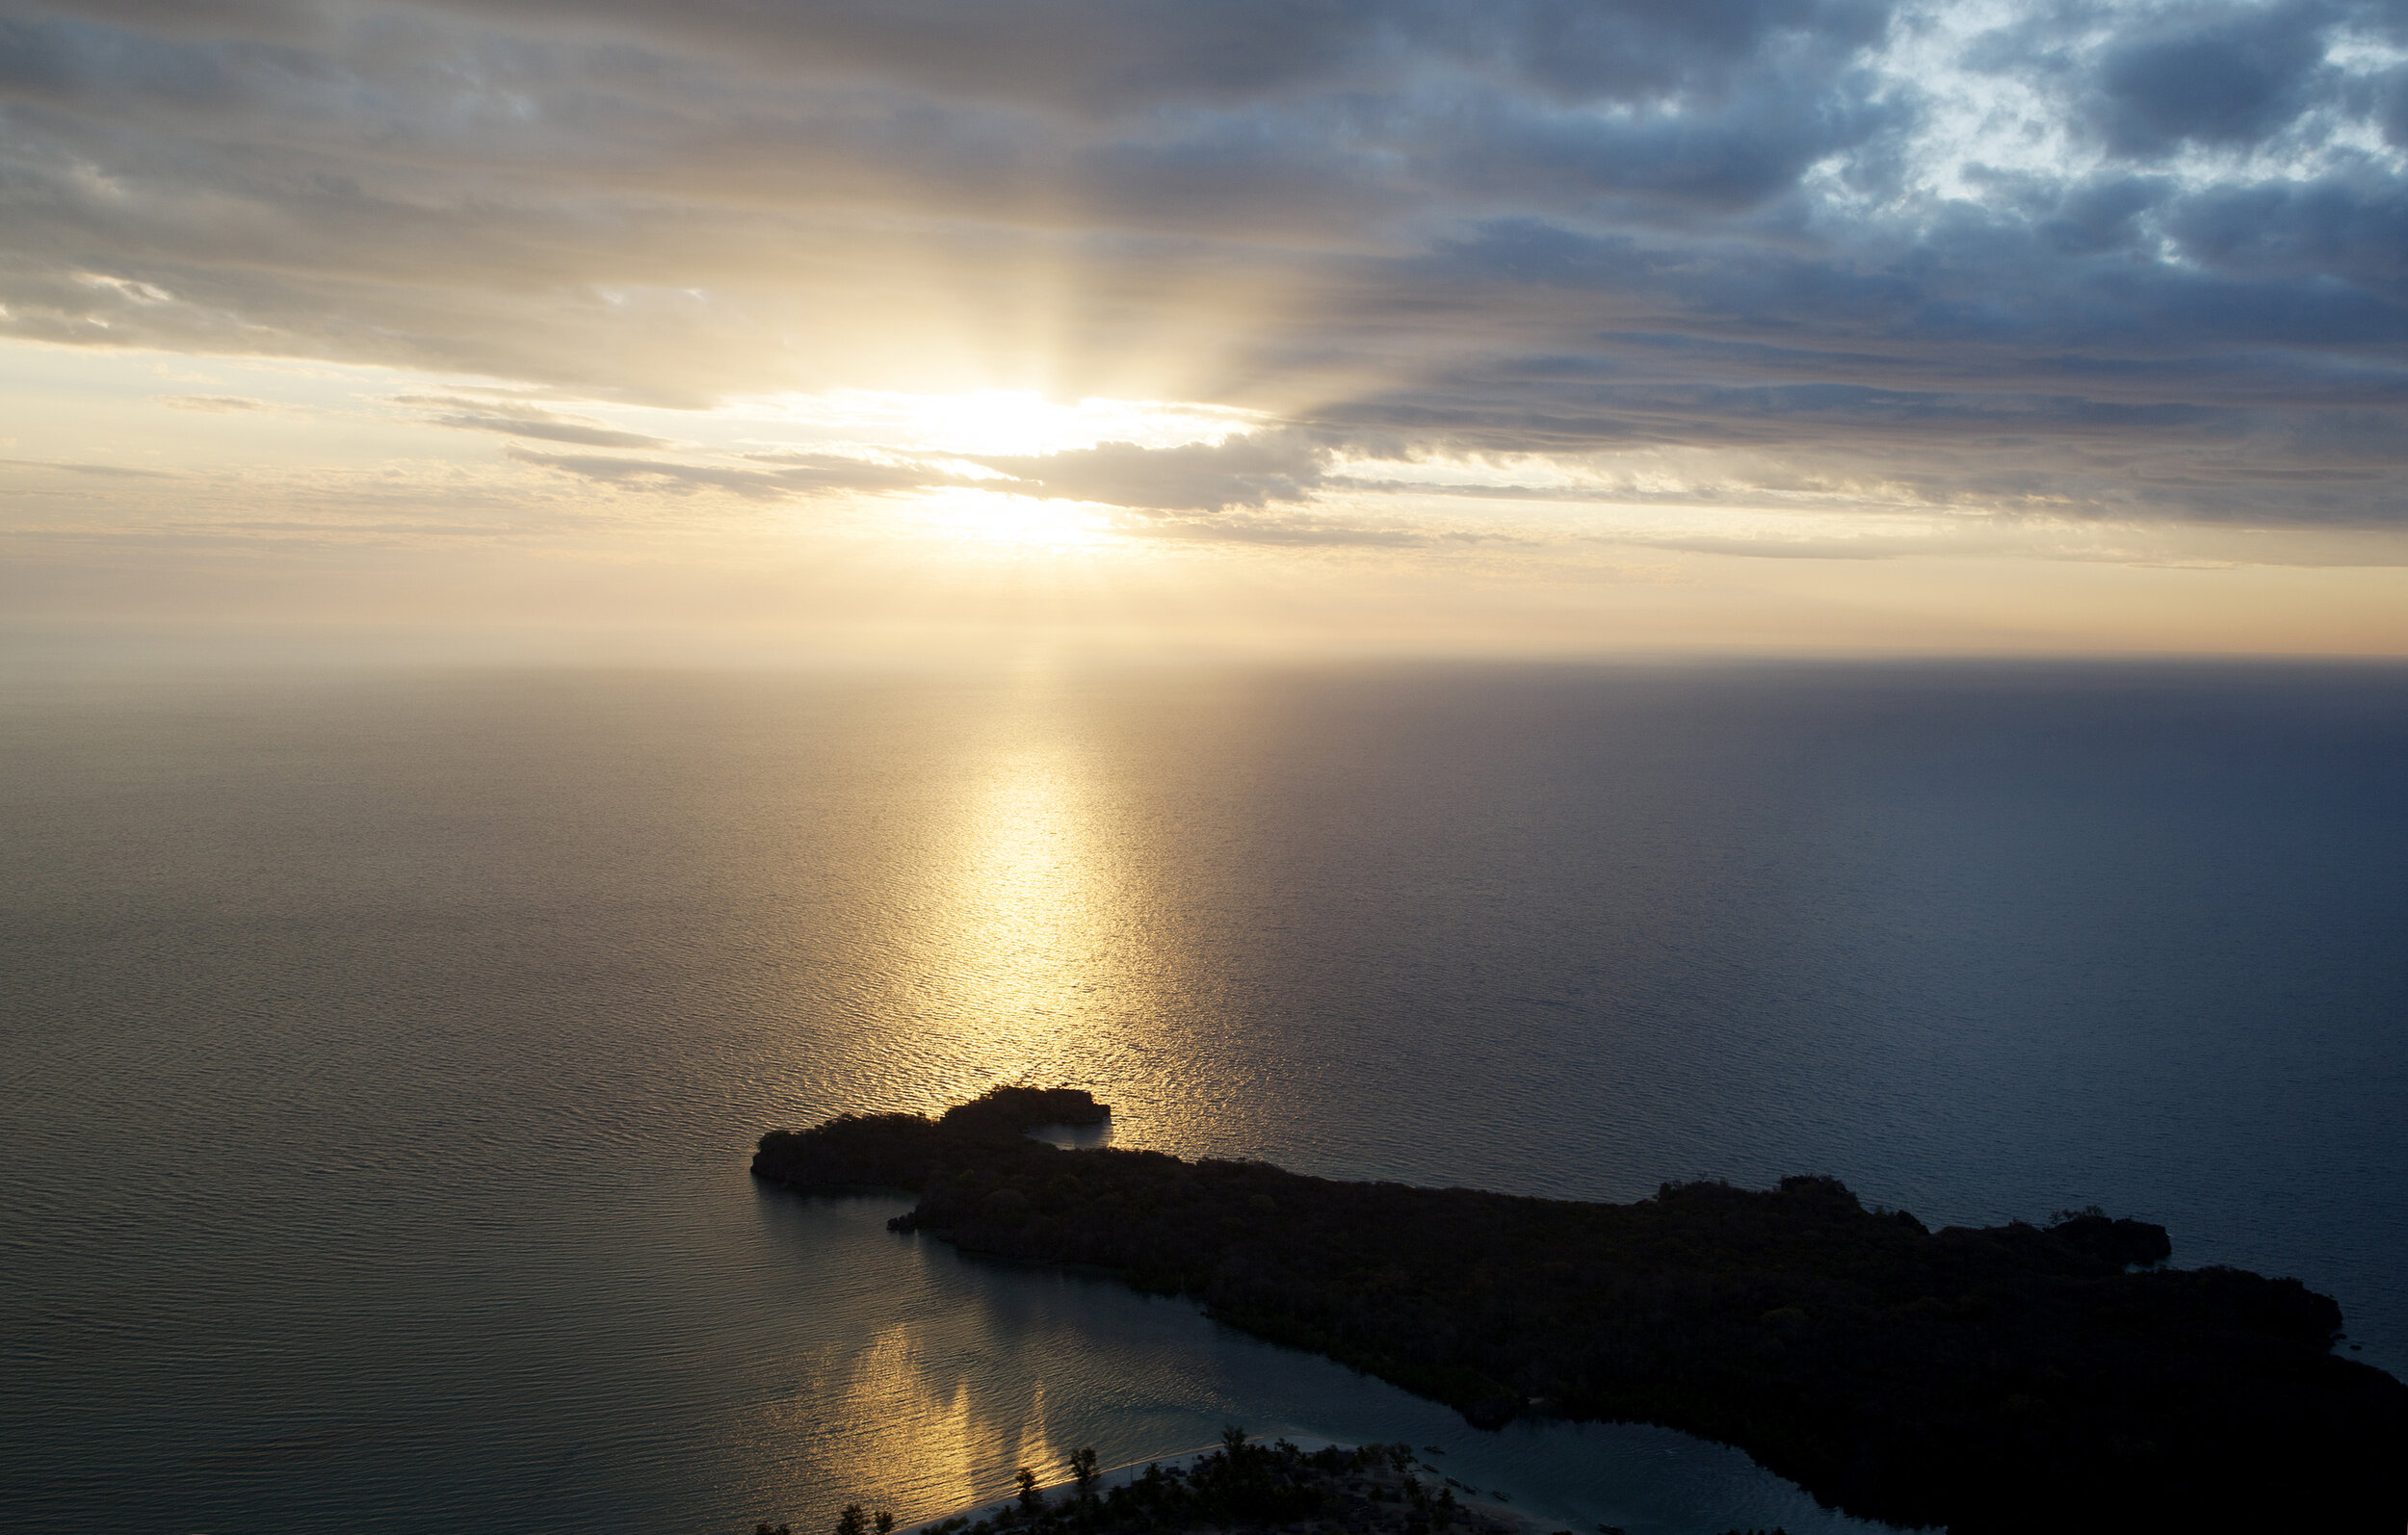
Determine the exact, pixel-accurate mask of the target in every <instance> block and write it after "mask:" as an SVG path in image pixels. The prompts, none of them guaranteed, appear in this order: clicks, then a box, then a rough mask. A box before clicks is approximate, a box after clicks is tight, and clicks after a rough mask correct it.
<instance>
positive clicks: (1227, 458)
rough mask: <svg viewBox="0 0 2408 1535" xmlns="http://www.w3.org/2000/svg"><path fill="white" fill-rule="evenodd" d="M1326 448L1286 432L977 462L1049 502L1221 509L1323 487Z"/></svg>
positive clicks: (1017, 489)
mask: <svg viewBox="0 0 2408 1535" xmlns="http://www.w3.org/2000/svg"><path fill="white" fill-rule="evenodd" d="M1328 458H1329V452H1328V450H1327V449H1325V448H1322V447H1319V446H1316V445H1315V444H1313V443H1311V442H1309V441H1307V440H1305V439H1304V438H1303V437H1301V436H1299V435H1297V434H1295V433H1288V432H1260V433H1251V434H1245V435H1239V436H1233V437H1230V438H1228V439H1226V440H1225V441H1222V442H1218V443H1202V442H1191V443H1188V444H1186V445H1184V446H1181V447H1174V448H1141V447H1139V446H1138V445H1137V444H1136V443H1131V442H1107V443H1101V444H1098V445H1097V446H1095V447H1093V448H1082V449H1075V450H1072V451H1069V452H1066V453H1053V454H1044V455H1036V456H1026V457H1002V456H992V455H990V456H984V457H980V458H977V459H974V460H973V461H974V462H976V463H979V464H982V465H983V466H985V467H986V468H989V469H996V470H1000V471H1002V472H1003V473H1005V474H1008V475H1010V476H1011V477H1012V480H1011V481H1010V482H1009V483H1008V484H1006V485H1001V486H998V487H997V488H999V489H1008V490H1010V491H1011V492H1012V493H1014V494H1015V495H1023V496H1035V497H1039V498H1042V499H1045V500H1060V501H1094V502H1102V503H1104V504H1106V505H1108V506H1114V507H1145V508H1149V509H1154V510H1162V511H1222V510H1226V509H1227V508H1229V507H1265V506H1268V505H1269V504H1270V503H1272V502H1274V501H1301V500H1304V499H1305V498H1306V497H1307V496H1309V495H1310V494H1311V493H1312V492H1313V490H1314V489H1315V488H1316V487H1317V486H1319V485H1320V484H1321V483H1322V469H1323V467H1324V466H1325V465H1326V463H1327V461H1328Z"/></svg>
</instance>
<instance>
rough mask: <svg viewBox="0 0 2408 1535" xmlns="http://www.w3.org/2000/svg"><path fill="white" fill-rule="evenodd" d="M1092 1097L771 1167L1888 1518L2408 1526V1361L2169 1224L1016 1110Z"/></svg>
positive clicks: (2323, 1302)
mask: <svg viewBox="0 0 2408 1535" xmlns="http://www.w3.org/2000/svg"><path fill="white" fill-rule="evenodd" d="M1104 1113H1105V1110H1104V1109H1103V1107H1102V1106H1100V1105H1097V1104H1095V1103H1094V1101H1093V1100H1092V1099H1091V1098H1088V1097H1087V1096H1086V1094H1084V1093H1078V1092H1075V1091H1068V1090H1055V1091H1053V1092H1050V1093H1040V1092H1037V1091H1035V1090H1033V1089H1026V1088H1015V1089H1002V1090H999V1091H997V1092H994V1093H990V1094H988V1095H987V1096H986V1097H985V1098H982V1099H981V1100H980V1101H979V1102H978V1103H977V1104H973V1105H964V1106H960V1107H956V1108H955V1109H953V1110H951V1111H949V1112H948V1113H947V1114H946V1115H945V1116H944V1117H943V1118H942V1119H938V1120H929V1119H925V1118H922V1117H920V1116H917V1115H905V1114H885V1115H866V1116H865V1115H846V1116H844V1117H841V1118H838V1119H834V1120H830V1121H828V1122H827V1123H825V1124H823V1125H820V1126H818V1127H816V1128H814V1129H811V1130H807V1131H801V1132H772V1133H770V1134H768V1135H765V1136H763V1137H762V1139H761V1144H760V1149H759V1151H758V1153H757V1154H756V1155H755V1157H754V1158H753V1171H754V1172H755V1173H756V1174H757V1175H759V1176H760V1177H762V1178H765V1179H771V1180H774V1181H776V1182H780V1183H784V1184H790V1185H793V1186H795V1187H798V1188H802V1189H807V1190H816V1191H828V1192H833V1191H839V1190H842V1189H846V1188H857V1187H865V1186H884V1187H898V1188H903V1189H908V1190H913V1191H916V1192H917V1193H918V1194H919V1196H920V1198H919V1203H918V1205H917V1206H916V1207H915V1208H914V1209H913V1210H911V1211H910V1212H909V1213H908V1214H906V1215H904V1216H902V1217H900V1218H899V1219H898V1221H897V1222H896V1224H897V1226H898V1227H900V1228H902V1229H905V1230H912V1229H919V1230H926V1231H929V1232H933V1233H936V1234H938V1235H940V1236H945V1237H947V1238H949V1239H950V1240H953V1241H955V1242H956V1243H958V1244H959V1245H961V1246H963V1247H965V1248H969V1249H972V1250H975V1251H981V1252H989V1253H997V1254H1003V1255H1007V1256H1010V1257H1015V1258H1024V1259H1039V1260H1047V1261H1053V1262H1081V1263H1092V1264H1100V1265H1104V1266H1107V1267H1111V1268H1114V1269H1118V1270H1120V1271H1121V1272H1122V1273H1123V1274H1124V1275H1125V1276H1126V1277H1127V1279H1128V1281H1129V1283H1131V1284H1133V1285H1135V1286H1137V1287H1139V1288H1144V1289H1149V1290H1156V1291H1163V1292H1176V1293H1183V1294H1188V1295H1192V1296H1195V1297H1197V1298H1198V1299H1200V1300H1201V1301H1202V1302H1203V1303H1204V1304H1205V1305H1206V1306H1207V1307H1208V1308H1209V1309H1210V1310H1211V1311H1212V1313H1213V1314H1215V1315H1216V1316H1217V1317H1219V1318H1221V1319H1223V1320H1225V1321H1228V1322H1230V1323H1232V1324H1234V1325H1236V1326H1239V1327H1242V1328H1244V1329H1245V1330H1247V1331H1249V1332H1252V1333H1255V1334H1258V1335H1260V1336H1262V1337H1265V1338H1269V1339H1272V1340H1277V1341H1280V1342H1285V1343H1290V1344H1293V1345H1295V1346H1296V1347H1300V1348H1307V1349H1311V1350H1314V1351H1316V1352H1319V1353H1322V1354H1326V1355H1329V1356H1330V1357H1332V1358H1335V1359H1338V1360H1341V1361H1343V1362H1345V1363H1347V1364H1349V1365H1352V1366H1356V1367H1358V1368H1361V1369H1364V1370H1367V1371H1370V1372H1371V1373H1373V1374H1375V1375H1378V1376H1380V1377H1382V1378H1384V1379H1387V1380H1391V1381H1394V1382H1396V1383H1397V1384H1399V1385H1400V1386H1403V1387H1405V1388H1406V1389H1407V1390H1410V1391H1414V1392H1420V1393H1422V1394H1424V1395H1426V1396H1430V1397H1434V1398H1437V1399H1439V1400H1441V1401H1445V1402H1447V1403H1449V1404H1451V1405H1453V1406H1454V1407H1455V1408H1457V1409H1458V1410H1460V1411H1461V1412H1462V1413H1463V1415H1464V1416H1465V1418H1468V1419H1469V1420H1470V1421H1471V1422H1473V1423H1474V1424H1476V1425H1479V1426H1482V1427H1495V1426H1498V1425H1501V1424H1503V1423H1504V1422H1505V1421H1506V1420H1508V1419H1509V1418H1513V1417H1515V1416H1517V1415H1520V1414H1524V1413H1536V1414H1544V1415H1547V1416H1557V1417H1565V1418H1595V1419H1633V1420H1638V1421H1645V1422H1654V1423H1663V1424H1668V1425H1670V1426H1672V1427H1675V1428H1680V1429H1684V1430H1687V1431H1688V1432H1689V1433H1692V1434H1698V1435H1701V1436H1703V1437H1705V1438H1708V1439H1714V1440H1719V1441H1723V1442H1725V1443H1729V1444H1737V1445H1739V1446H1740V1447H1741V1448H1742V1449H1745V1450H1746V1451H1747V1452H1748V1453H1750V1454H1752V1455H1753V1456H1755V1457H1756V1459H1757V1460H1759V1461H1761V1462H1762V1463H1764V1464H1765V1465H1767V1466H1768V1467H1770V1468H1771V1469H1773V1470H1776V1471H1779V1472H1780V1473H1781V1474H1783V1475H1785V1476H1788V1477H1790V1478H1792V1479H1793V1480H1794V1481H1796V1482H1798V1483H1799V1484H1800V1485H1802V1486H1804V1487H1805V1488H1807V1489H1808V1490H1809V1491H1811V1492H1812V1493H1814V1494H1815V1495H1816V1496H1818V1497H1820V1498H1822V1499H1824V1500H1825V1501H1826V1502H1829V1503H1833V1504H1836V1505H1838V1506H1840V1507H1842V1508H1845V1509H1846V1510H1848V1511H1849V1512H1851V1513H1855V1514H1860V1515H1865V1516H1869V1517H1872V1518H1878V1519H1885V1520H1889V1521H1892V1522H1898V1523H1904V1524H1933V1523H1946V1524H1948V1525H1950V1528H1951V1529H1953V1530H1954V1531H1955V1532H1956V1535H1982V1532H1989V1531H2010V1530H2028V1529H2050V1530H2065V1531H2075V1530H2116V1531H2124V1530H2131V1529H2158V1528H2164V1529H2182V1528H2186V1527H2196V1528H2201V1529H2208V1528H2215V1529H2248V1530H2263V1531H2278V1530H2294V1529H2295V1530H2316V1531H2335V1532H2341V1531H2350V1530H2368V1531H2374V1530H2380V1531H2382V1532H2383V1535H2394V1532H2395V1531H2396V1530H2398V1529H2399V1528H2400V1527H2401V1525H2402V1523H2403V1522H2408V1387H2403V1386H2402V1385H2401V1384H2400V1383H2399V1382H2397V1381H2395V1380H2394V1379H2392V1378H2391V1377H2390V1376H2389V1375H2386V1374H2384V1373H2382V1372H2381V1371H2379V1370H2375V1369H2373V1368H2370V1367H2369V1366H2364V1365H2360V1364H2357V1363H2354V1362H2351V1361H2348V1360H2344V1359H2342V1358H2340V1357H2337V1356H2336V1355H2335V1354H2334V1353H2333V1352H2332V1344H2333V1341H2334V1340H2335V1339H2336V1337H2337V1336H2338V1335H2339V1333H2340V1329H2341V1313H2340V1309H2339V1308H2338V1307H2336V1306H2335V1305H2334V1303H2333V1302H2332V1300H2331V1299H2329V1298H2328V1297H2326V1296H2323V1295H2318V1294H2316V1293H2314V1292H2312V1291H2310V1290H2309V1289H2307V1288H2305V1287H2304V1286H2302V1285H2300V1284H2299V1283H2298V1282H2297V1281H2295V1280H2288V1279H2266V1278H2263V1277H2261V1276H2259V1275H2256V1274H2249V1273H2243V1272H2240V1271H2238V1270H2236V1269H2230V1268H2207V1269H2198V1270H2188V1271H2177V1270H2167V1269H2162V1268H2158V1267H2155V1266H2154V1265H2155V1264H2157V1263H2158V1262H2160V1261H2162V1260H2163V1259H2164V1258H2165V1257H2166V1256H2167V1255H2168V1253H2169V1252H2170V1247H2169V1245H2168V1243H2167V1241H2166V1237H2165V1233H2164V1232H2163V1230H2162V1229H2161V1228H2159V1227H2155V1226H2150V1225H2146V1224H2143V1223H2141V1222H2137V1221H2130V1220H2110V1219H2109V1218H2107V1216H2106V1215H2104V1214H2102V1213H2100V1212H2098V1211H2096V1210H2090V1211H2085V1212H2082V1213H2081V1214H2077V1215H2071V1216H2064V1217H2060V1218H2059V1219H2058V1220H2057V1221H2056V1222H2055V1224H2053V1225H2051V1226H2048V1227H2036V1226H2030V1225H2025V1224H2021V1223H2018V1224H2013V1225H2008V1226H2001V1227H1992V1228H1987V1229H1982V1230H1971V1229H1966V1228H1960V1227H1951V1228H1949V1229H1946V1230H1943V1231H1938V1232H1932V1231H1928V1230H1926V1229H1925V1228H1924V1226H1923V1224H1922V1223H1921V1222H1919V1221H1917V1220H1916V1219H1915V1218H1914V1217H1913V1216H1911V1215H1908V1214H1905V1213H1903V1212H1891V1213H1884V1212H1880V1211H1869V1210H1865V1209H1864V1208H1863V1207H1862V1206H1861V1205H1860V1204H1859V1203H1858V1201H1857V1199H1856V1197H1855V1196H1854V1195H1853V1194H1851V1193H1850V1192H1849V1191H1848V1190H1847V1189H1846V1188H1845V1186H1843V1185H1842V1184H1839V1183H1838V1182H1837V1181H1835V1180H1832V1179H1827V1178H1789V1179H1784V1180H1782V1183H1781V1186H1780V1187H1779V1188H1778V1189H1774V1190H1766V1191H1754V1190H1745V1189H1738V1188H1732V1187H1728V1186H1726V1185H1723V1184H1665V1185H1663V1187H1662V1189H1661V1190H1660V1191H1659V1193H1658V1194H1657V1196H1656V1197H1655V1198H1653V1199H1649V1200H1642V1201H1639V1202H1637V1203H1635V1204H1630V1205H1606V1204H1582V1203H1573V1202H1568V1201H1558V1200H1541V1199H1524V1198H1516V1197H1510V1196H1505V1195H1499V1194H1487V1193H1479V1192H1475V1191H1473V1190H1469V1189H1460V1188H1449V1189H1430V1188H1412V1187H1407V1186H1404V1185H1402V1184H1353V1183H1337V1182H1332V1181H1329V1180H1326V1179H1318V1178H1306V1177H1302V1176H1299V1175H1297V1174H1295V1173H1289V1172H1285V1171H1283V1170H1281V1169H1279V1168H1277V1167H1273V1166H1269V1165H1268V1164H1265V1163H1260V1162H1226V1161H1210V1160H1207V1161H1198V1162H1187V1161H1182V1160H1180V1159H1178V1158H1172V1157H1167V1156H1164V1155H1162V1154H1160V1153H1156V1152H1132V1151H1119V1150H1111V1149H1105V1150H1098V1151H1087V1152H1063V1151H1059V1150H1057V1149H1055V1148H1053V1147H1051V1146H1047V1145H1044V1144H1042V1143H1040V1142H1037V1141H1034V1140H1030V1139H1028V1138H1027V1137H1026V1136H1025V1135H1024V1134H1023V1133H1022V1132H1024V1131H1025V1130H1027V1129H1029V1128H1031V1127H1033V1126H1034V1125H1038V1124H1044V1123H1050V1122H1056V1121H1060V1120H1064V1119H1072V1120H1078V1121H1085V1122H1089V1123H1092V1122H1095V1121H1097V1120H1100V1119H1101V1118H1102V1117H1103V1115H1104Z"/></svg>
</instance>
